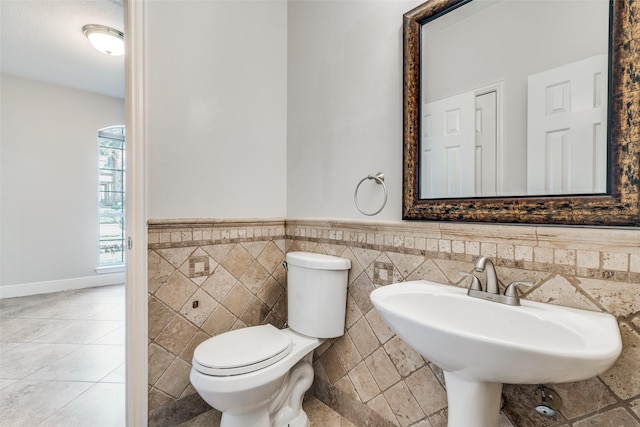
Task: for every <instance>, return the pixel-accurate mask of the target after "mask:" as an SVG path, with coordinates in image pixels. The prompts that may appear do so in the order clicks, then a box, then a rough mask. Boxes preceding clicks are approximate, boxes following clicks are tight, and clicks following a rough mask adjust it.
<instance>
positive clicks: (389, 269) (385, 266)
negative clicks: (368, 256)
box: [373, 262, 393, 286]
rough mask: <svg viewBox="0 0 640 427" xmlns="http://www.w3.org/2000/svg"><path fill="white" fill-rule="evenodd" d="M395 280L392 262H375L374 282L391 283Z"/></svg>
mask: <svg viewBox="0 0 640 427" xmlns="http://www.w3.org/2000/svg"><path fill="white" fill-rule="evenodd" d="M392 280H393V264H392V263H390V262H375V263H374V264H373V283H374V284H375V285H376V286H384V285H390V284H391V283H392Z"/></svg>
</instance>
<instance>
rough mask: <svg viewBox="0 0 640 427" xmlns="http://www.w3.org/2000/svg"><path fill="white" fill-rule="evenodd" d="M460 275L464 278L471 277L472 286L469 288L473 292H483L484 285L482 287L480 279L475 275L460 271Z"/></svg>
mask: <svg viewBox="0 0 640 427" xmlns="http://www.w3.org/2000/svg"><path fill="white" fill-rule="evenodd" d="M458 273H460V274H461V275H463V276H468V277H471V286H469V289H470V290H472V291H481V290H482V285H480V279H478V278H477V277H476V275H475V274H471V273H467V272H466V271H459V272H458Z"/></svg>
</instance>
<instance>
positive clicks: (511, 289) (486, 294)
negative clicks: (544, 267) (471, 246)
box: [460, 257, 533, 305]
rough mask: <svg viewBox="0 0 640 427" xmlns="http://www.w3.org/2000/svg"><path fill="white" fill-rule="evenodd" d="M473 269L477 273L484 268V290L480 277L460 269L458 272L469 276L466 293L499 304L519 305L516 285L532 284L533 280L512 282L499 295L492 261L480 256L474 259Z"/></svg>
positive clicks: (496, 276)
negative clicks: (485, 280) (469, 284)
mask: <svg viewBox="0 0 640 427" xmlns="http://www.w3.org/2000/svg"><path fill="white" fill-rule="evenodd" d="M473 269H474V270H475V271H477V272H479V273H481V272H483V271H485V270H486V273H487V274H486V276H487V284H486V290H483V289H482V284H480V279H478V278H477V277H476V276H475V275H474V274H471V273H467V272H463V271H461V272H460V274H462V275H465V276H470V277H471V286H469V290H468V291H467V295H469V296H471V297H474V298H480V299H484V300H487V301H494V302H499V303H501V304H508V305H520V297H519V296H518V286H533V282H512V283H509V286H507V287H506V289H505V290H504V295H500V289H499V288H498V275H497V274H496V269H495V267H494V265H493V262H492V261H491V260H490V259H489V258H487V257H482V258H480V259H478V261H476V264H475V266H474V267H473Z"/></svg>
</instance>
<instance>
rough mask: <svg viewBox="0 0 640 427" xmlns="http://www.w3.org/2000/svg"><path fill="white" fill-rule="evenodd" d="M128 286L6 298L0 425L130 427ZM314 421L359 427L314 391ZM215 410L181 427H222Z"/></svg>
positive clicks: (308, 407) (0, 321)
mask: <svg viewBox="0 0 640 427" xmlns="http://www.w3.org/2000/svg"><path fill="white" fill-rule="evenodd" d="M124 319H125V314H124V285H116V286H104V287H99V288H90V289H80V290H74V291H65V292H56V293H51V294H45V295H33V296H27V297H19V298H5V299H0V427H21V426H24V427H35V426H39V427H83V426H90V427H124V426H125V371H124V361H125V352H124V342H125V339H124V337H125V327H124ZM304 408H305V411H306V412H307V415H308V416H309V420H310V423H311V427H314V426H315V427H355V425H354V424H352V423H351V422H349V421H347V420H346V419H344V418H343V417H341V416H340V415H339V414H338V413H336V412H334V411H333V410H331V408H329V407H328V406H326V405H324V404H323V403H322V402H320V401H319V400H317V399H315V398H314V397H311V396H307V397H306V398H305V402H304ZM219 425H220V415H219V413H217V411H209V412H206V413H204V414H201V415H200V416H198V417H196V418H194V419H193V420H191V421H189V422H187V423H184V424H181V427H200V426H208V427H212V426H219Z"/></svg>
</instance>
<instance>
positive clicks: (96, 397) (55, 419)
mask: <svg viewBox="0 0 640 427" xmlns="http://www.w3.org/2000/svg"><path fill="white" fill-rule="evenodd" d="M124 387H125V386H124V384H103V383H98V384H95V385H93V386H92V387H91V388H89V389H88V390H87V391H85V392H84V393H82V394H81V395H79V396H78V397H76V398H75V399H73V400H72V401H71V402H69V403H68V404H67V405H65V406H64V407H63V408H61V409H60V410H58V411H56V412H55V413H54V414H53V415H51V416H50V417H49V418H47V419H46V420H45V421H44V422H43V423H42V424H40V425H39V427H68V426H89V425H90V426H91V427H123V426H124V425H125V424H126V423H125V419H126V415H125V389H124Z"/></svg>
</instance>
